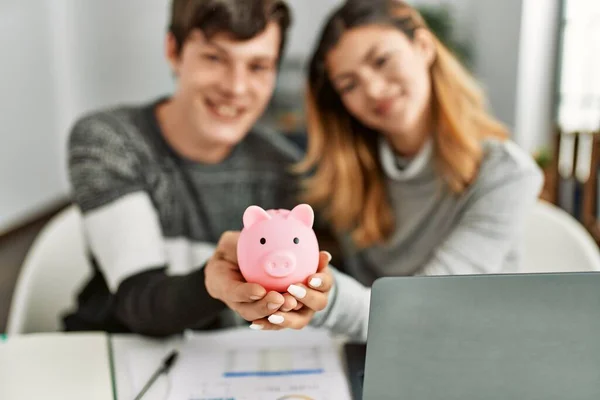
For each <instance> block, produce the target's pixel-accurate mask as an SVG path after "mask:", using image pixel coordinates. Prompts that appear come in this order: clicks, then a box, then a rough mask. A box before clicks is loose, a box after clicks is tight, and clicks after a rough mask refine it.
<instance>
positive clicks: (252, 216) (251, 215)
mask: <svg viewBox="0 0 600 400" xmlns="http://www.w3.org/2000/svg"><path fill="white" fill-rule="evenodd" d="M242 219H243V221H244V228H250V227H251V226H252V225H254V224H255V223H257V222H260V221H265V220H267V219H271V216H270V215H269V214H267V212H266V211H265V210H263V209H262V208H260V207H259V206H250V207H248V208H246V211H244V217H243V218H242Z"/></svg>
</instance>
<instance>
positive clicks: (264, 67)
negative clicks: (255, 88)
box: [250, 64, 269, 72]
mask: <svg viewBox="0 0 600 400" xmlns="http://www.w3.org/2000/svg"><path fill="white" fill-rule="evenodd" d="M250 70H251V71H253V72H262V71H267V70H269V66H268V65H262V64H254V65H251V66H250Z"/></svg>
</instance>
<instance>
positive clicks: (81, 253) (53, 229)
mask: <svg viewBox="0 0 600 400" xmlns="http://www.w3.org/2000/svg"><path fill="white" fill-rule="evenodd" d="M91 271H92V269H91V267H90V263H89V261H88V259H87V257H86V246H85V241H84V236H83V226H82V219H81V213H80V211H79V208H77V207H76V206H70V207H68V208H66V209H65V210H63V211H61V212H60V213H59V214H57V215H56V216H54V217H53V218H52V219H51V220H50V221H49V222H48V224H46V226H44V228H43V229H42V230H41V232H40V233H39V235H38V236H37V237H36V239H35V241H34V242H33V245H32V246H31V248H30V250H29V252H28V253H27V256H26V258H25V261H24V263H23V266H22V268H21V272H20V274H19V278H18V280H17V284H16V287H15V291H14V295H13V299H12V304H11V307H10V313H9V316H8V326H7V333H8V334H9V335H14V334H22V333H32V332H56V331H60V330H61V329H62V323H61V315H62V314H63V313H64V312H65V311H68V310H69V309H70V308H72V307H74V305H75V301H76V296H77V293H78V291H79V290H80V289H81V288H82V285H83V284H84V283H85V281H86V279H87V278H89V276H90V275H91Z"/></svg>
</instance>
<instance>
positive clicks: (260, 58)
mask: <svg viewBox="0 0 600 400" xmlns="http://www.w3.org/2000/svg"><path fill="white" fill-rule="evenodd" d="M171 12H172V15H171V25H170V28H169V32H168V34H167V40H166V45H165V47H166V57H167V59H168V61H169V64H170V66H171V68H172V71H173V73H174V75H175V76H176V79H177V88H176V91H175V93H174V94H173V95H172V96H171V97H169V98H161V99H158V100H155V101H152V102H150V103H148V104H143V105H141V106H136V107H134V106H122V107H115V108H112V109H108V110H103V111H100V112H95V113H93V114H90V115H87V116H85V117H83V118H81V119H80V120H79V121H78V122H77V123H76V124H75V126H74V128H73V130H72V132H71V135H70V140H69V172H70V179H71V183H72V186H73V197H74V201H75V203H76V204H77V205H78V206H79V207H80V208H81V210H82V212H83V216H84V224H85V233H86V238H87V240H88V243H89V247H90V253H91V254H90V255H91V259H92V262H93V266H94V271H93V272H94V274H93V277H92V279H91V280H90V281H89V282H88V283H87V285H86V287H85V288H84V290H83V291H82V293H81V294H80V296H79V298H78V300H79V307H78V309H77V310H76V311H75V312H74V313H73V314H70V315H68V316H66V317H65V319H64V323H65V329H67V330H104V331H108V332H135V333H139V334H144V335H151V336H165V335H170V334H176V333H180V332H182V331H183V330H185V329H214V328H218V327H223V326H228V325H231V324H234V323H235V321H234V319H235V318H234V316H235V314H234V313H231V312H230V310H233V311H235V312H236V313H237V314H238V315H239V316H241V317H242V318H243V319H245V320H247V321H256V320H260V319H261V318H265V317H267V316H269V315H272V314H273V313H274V312H275V311H283V312H288V311H290V315H289V319H288V320H287V321H286V323H282V324H281V326H284V327H297V328H299V327H302V326H304V325H306V324H307V323H308V321H309V320H310V318H311V317H312V313H313V309H315V311H318V310H321V309H323V308H324V307H325V305H326V304H327V292H328V291H329V288H330V287H331V283H332V282H331V278H330V275H329V273H328V272H327V271H326V266H327V264H328V261H329V258H330V256H329V257H327V256H326V255H322V257H321V271H320V272H319V274H317V275H316V277H318V278H319V279H320V280H321V285H320V286H319V288H318V290H313V289H308V288H306V289H305V288H302V290H305V292H303V295H304V296H303V297H306V299H305V301H304V303H303V304H302V305H305V306H306V307H303V308H304V309H303V310H299V311H292V309H294V308H296V309H298V308H299V307H300V304H299V303H298V301H297V300H296V299H295V298H294V297H293V296H290V295H288V294H286V295H285V296H283V295H281V294H279V293H274V292H269V293H266V291H265V290H264V289H263V288H262V287H260V286H259V285H254V284H249V283H245V282H243V279H242V278H241V275H240V273H239V271H238V270H237V269H236V261H237V260H236V259H235V256H234V257H233V259H232V257H231V254H235V251H234V250H235V243H236V241H237V236H236V234H235V233H227V232H228V231H237V230H239V229H240V228H241V224H242V215H243V212H244V210H245V209H246V207H248V206H250V205H252V204H258V205H260V206H262V207H263V208H291V207H293V206H294V205H295V204H296V191H297V186H296V184H295V182H296V177H294V176H292V175H290V174H289V173H288V171H289V168H288V167H289V166H290V165H292V164H293V163H295V162H296V161H298V160H299V159H300V157H301V153H300V151H299V150H298V149H297V148H295V147H294V146H293V145H292V144H291V142H289V141H288V140H287V139H286V138H284V137H283V136H281V135H277V134H271V133H265V132H261V131H258V130H255V129H253V126H254V124H255V123H256V121H257V119H258V118H259V117H260V115H261V114H262V113H263V111H264V109H265V108H266V106H267V104H268V102H269V99H270V98H271V95H272V93H273V90H274V87H275V81H276V74H277V69H278V62H279V58H280V56H281V53H282V50H283V48H284V45H285V36H286V31H287V29H288V26H289V23H290V15H289V10H288V8H287V6H286V4H285V3H284V1H283V0H211V1H209V0H173V3H172V10H171ZM216 243H218V246H217V248H216V250H215V244H216ZM207 259H209V261H208V263H207V264H206V268H202V267H203V265H204V264H205V263H206V262H207ZM209 273H210V277H211V282H210V284H208V281H207V280H206V276H207V275H208V274H209ZM306 290H308V292H306ZM209 292H210V293H209ZM307 293H308V294H307ZM255 328H260V326H255Z"/></svg>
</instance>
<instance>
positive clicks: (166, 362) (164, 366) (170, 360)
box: [134, 350, 179, 400]
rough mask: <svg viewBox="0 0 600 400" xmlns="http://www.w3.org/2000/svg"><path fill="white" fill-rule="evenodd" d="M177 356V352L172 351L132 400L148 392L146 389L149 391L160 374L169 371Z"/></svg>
mask: <svg viewBox="0 0 600 400" xmlns="http://www.w3.org/2000/svg"><path fill="white" fill-rule="evenodd" d="M178 355H179V353H178V352H177V350H173V351H172V352H171V353H170V354H169V355H168V356H167V358H165V359H164V360H163V361H162V363H161V365H160V367H159V368H158V369H157V370H156V372H154V374H152V376H151V377H150V379H148V382H147V383H146V385H144V387H143V388H142V390H141V391H140V393H139V394H138V395H137V396H135V399H134V400H140V399H141V398H142V397H143V396H144V394H145V393H146V392H147V391H148V389H150V386H152V384H153V383H154V381H156V379H157V378H158V377H159V376H160V375H161V374H163V373H165V372H168V371H169V369H170V368H171V367H172V366H173V364H174V363H175V360H177V356H178Z"/></svg>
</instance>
